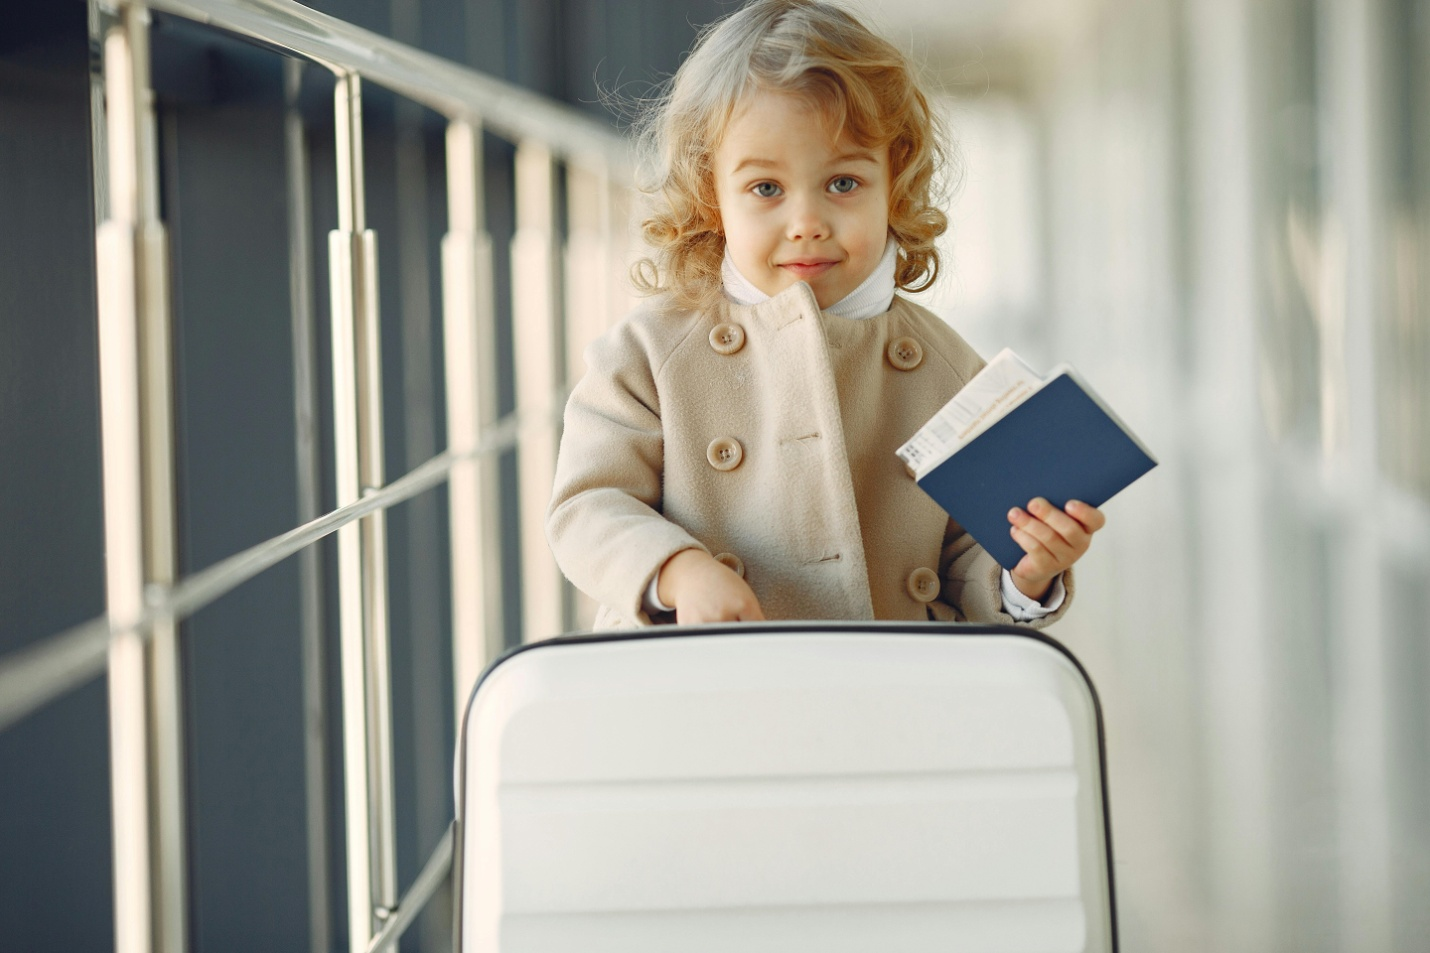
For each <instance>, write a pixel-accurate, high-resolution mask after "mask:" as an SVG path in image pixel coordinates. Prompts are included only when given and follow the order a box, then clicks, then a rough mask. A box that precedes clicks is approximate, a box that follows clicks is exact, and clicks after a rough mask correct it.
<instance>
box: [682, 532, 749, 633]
mask: <svg viewBox="0 0 1430 953" xmlns="http://www.w3.org/2000/svg"><path fill="white" fill-rule="evenodd" d="M656 595H658V596H660V601H661V602H663V603H665V604H666V605H668V606H674V607H675V621H676V622H678V623H680V624H681V625H694V624H698V623H701V622H754V621H762V620H763V619H764V618H765V614H764V613H763V612H761V611H760V601H759V600H758V599H756V598H755V592H754V590H753V589H751V588H750V587H749V586H748V585H747V584H746V583H745V580H743V579H741V578H740V576H739V575H738V574H737V573H736V572H735V570H733V569H731V568H730V567H729V566H726V565H725V564H724V563H720V562H716V561H715V557H714V556H711V555H710V554H708V553H704V552H701V551H700V550H698V549H682V550H681V551H680V552H678V553H676V554H675V555H674V556H672V557H670V558H669V559H667V560H666V561H665V565H664V566H662V567H660V581H659V582H658V583H657V584H656Z"/></svg>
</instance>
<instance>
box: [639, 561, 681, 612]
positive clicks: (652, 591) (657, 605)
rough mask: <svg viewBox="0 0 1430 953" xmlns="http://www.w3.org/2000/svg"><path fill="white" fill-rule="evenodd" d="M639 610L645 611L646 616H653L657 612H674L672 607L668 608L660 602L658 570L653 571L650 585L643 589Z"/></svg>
mask: <svg viewBox="0 0 1430 953" xmlns="http://www.w3.org/2000/svg"><path fill="white" fill-rule="evenodd" d="M641 608H642V609H644V610H645V611H646V615H655V614H656V613H657V612H674V611H675V607H674V606H668V605H666V604H665V603H664V602H661V601H660V570H659V569H657V570H656V571H655V575H654V576H651V577H650V585H649V586H646V587H645V598H644V599H642V600H641Z"/></svg>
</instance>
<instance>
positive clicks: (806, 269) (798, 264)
mask: <svg viewBox="0 0 1430 953" xmlns="http://www.w3.org/2000/svg"><path fill="white" fill-rule="evenodd" d="M837 264H839V262H837V261H832V260H830V259H826V258H812V259H809V260H807V261H786V262H782V263H781V264H780V266H779V267H780V268H781V269H782V270H784V271H787V272H789V273H790V274H792V275H794V276H795V277H796V278H799V279H801V280H803V281H808V280H809V279H811V278H817V277H819V276H820V275H822V274H824V273H825V272H826V271H828V270H829V269H831V268H833V267H834V266H835V265H837Z"/></svg>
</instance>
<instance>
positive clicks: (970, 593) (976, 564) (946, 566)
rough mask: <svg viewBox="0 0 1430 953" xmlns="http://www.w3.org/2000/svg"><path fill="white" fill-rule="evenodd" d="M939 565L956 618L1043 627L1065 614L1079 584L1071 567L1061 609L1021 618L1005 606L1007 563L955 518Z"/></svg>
mask: <svg viewBox="0 0 1430 953" xmlns="http://www.w3.org/2000/svg"><path fill="white" fill-rule="evenodd" d="M939 565H940V566H941V567H942V569H943V579H944V582H943V591H942V593H941V596H942V598H943V600H944V601H946V602H947V603H948V604H949V607H950V608H951V609H952V611H953V618H954V619H959V620H967V621H968V622H984V623H997V624H1001V625H1025V626H1029V627H1031V628H1034V629H1041V628H1044V627H1046V626H1049V625H1052V624H1053V623H1054V622H1056V621H1058V620H1059V619H1061V618H1062V617H1063V614H1064V613H1066V612H1067V610H1068V606H1069V605H1071V604H1072V600H1073V592H1074V589H1075V588H1076V585H1075V583H1074V582H1073V571H1072V570H1071V569H1069V570H1067V571H1065V572H1064V573H1063V587H1064V588H1065V589H1066V590H1067V595H1066V596H1065V597H1064V598H1063V604H1062V605H1060V606H1059V607H1058V608H1057V611H1055V612H1053V613H1051V614H1049V615H1046V616H1044V617H1043V618H1041V619H1034V620H1033V621H1030V622H1019V621H1017V620H1016V619H1014V618H1013V617H1012V616H1011V615H1009V614H1008V613H1007V612H1005V611H1004V609H1003V588H1002V586H1001V585H1000V581H1001V579H1000V577H1001V576H1002V574H1003V567H1001V566H999V565H998V562H997V560H995V559H994V558H993V557H992V556H990V555H988V552H987V550H985V549H984V548H983V547H982V546H979V545H978V544H977V543H976V542H974V540H973V537H972V536H970V535H968V533H967V532H966V531H965V530H964V529H963V527H961V526H959V525H958V524H957V523H955V522H954V521H953V520H949V521H948V530H947V532H946V534H945V536H944V546H943V556H942V557H941V558H940V560H939Z"/></svg>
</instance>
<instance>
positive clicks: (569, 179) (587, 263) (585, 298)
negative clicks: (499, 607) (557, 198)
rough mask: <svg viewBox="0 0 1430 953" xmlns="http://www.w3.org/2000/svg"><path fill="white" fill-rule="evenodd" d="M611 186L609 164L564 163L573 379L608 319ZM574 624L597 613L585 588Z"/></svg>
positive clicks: (566, 364) (566, 363)
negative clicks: (608, 171) (608, 179)
mask: <svg viewBox="0 0 1430 953" xmlns="http://www.w3.org/2000/svg"><path fill="white" fill-rule="evenodd" d="M610 212H611V190H610V187H609V184H608V181H607V178H606V174H605V169H604V168H603V167H601V166H599V165H595V166H587V165H582V164H578V163H576V162H569V163H568V164H567V166H566V221H567V230H566V251H565V255H564V256H563V260H564V263H565V268H564V275H563V277H564V279H565V282H566V294H565V302H566V308H565V310H566V353H565V354H564V355H563V358H562V361H563V365H562V366H563V370H564V372H565V376H566V380H568V381H571V382H575V381H577V380H579V379H580V377H581V375H582V374H583V373H585V370H586V366H585V360H584V357H585V353H586V346H587V345H588V344H590V343H591V342H592V341H594V340H595V339H596V338H597V337H598V336H599V335H600V334H601V332H602V331H604V330H605V329H606V327H607V325H608V323H609V321H610V315H609V314H608V313H607V309H608V308H609V307H610V305H611V291H610V286H611V285H612V284H613V279H614V277H615V273H614V272H612V270H611V268H610V258H611V254H610V239H611V231H610V222H609V217H610ZM572 608H573V610H574V611H573V613H572V615H573V618H572V619H569V620H567V625H568V627H570V628H589V627H590V625H591V623H592V621H594V619H595V614H596V608H597V607H596V604H595V602H594V601H593V600H592V599H590V598H589V597H588V596H586V595H585V594H584V593H580V592H578V593H575V598H574V600H573V606H572Z"/></svg>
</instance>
